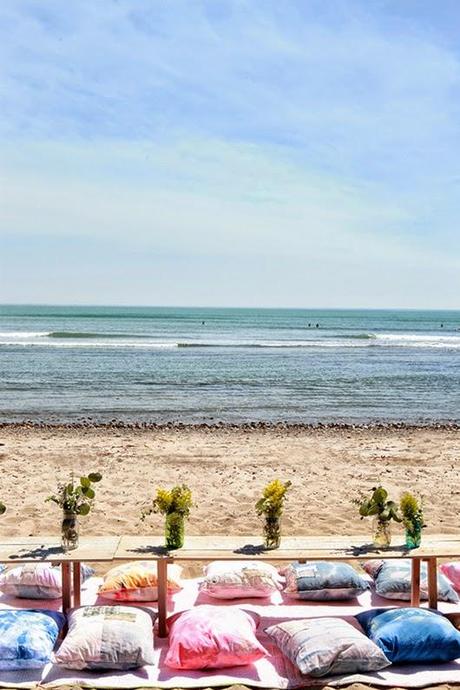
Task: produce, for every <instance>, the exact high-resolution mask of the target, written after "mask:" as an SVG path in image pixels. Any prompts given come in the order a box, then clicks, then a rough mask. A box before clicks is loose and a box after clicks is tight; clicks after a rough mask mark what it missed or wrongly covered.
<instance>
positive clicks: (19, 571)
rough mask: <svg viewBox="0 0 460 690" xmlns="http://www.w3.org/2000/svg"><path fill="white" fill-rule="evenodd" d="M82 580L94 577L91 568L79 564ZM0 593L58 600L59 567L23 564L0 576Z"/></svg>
mask: <svg viewBox="0 0 460 690" xmlns="http://www.w3.org/2000/svg"><path fill="white" fill-rule="evenodd" d="M81 573H82V579H83V580H87V579H88V578H89V577H91V575H94V570H93V568H90V567H89V566H88V565H85V564H84V563H82V564H81ZM0 591H1V592H3V593H4V594H7V595H9V596H13V597H18V598H19V599H59V598H60V597H61V596H62V571H61V566H60V565H55V566H53V565H50V564H49V563H25V564H24V565H20V566H17V567H15V568H9V569H8V570H6V571H4V572H3V573H2V574H1V575H0Z"/></svg>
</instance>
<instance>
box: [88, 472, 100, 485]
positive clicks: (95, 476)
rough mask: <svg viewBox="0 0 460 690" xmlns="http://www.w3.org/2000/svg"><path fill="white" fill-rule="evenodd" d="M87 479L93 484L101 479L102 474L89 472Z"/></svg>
mask: <svg viewBox="0 0 460 690" xmlns="http://www.w3.org/2000/svg"><path fill="white" fill-rule="evenodd" d="M88 479H89V480H90V482H93V484H97V482H100V481H101V479H102V474H101V473H100V472H91V473H90V474H88Z"/></svg>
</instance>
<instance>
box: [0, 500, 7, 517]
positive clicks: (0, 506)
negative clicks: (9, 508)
mask: <svg viewBox="0 0 460 690" xmlns="http://www.w3.org/2000/svg"><path fill="white" fill-rule="evenodd" d="M5 511H6V505H5V504H4V503H2V502H1V501H0V515H3V513H4V512H5Z"/></svg>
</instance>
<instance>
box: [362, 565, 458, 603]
mask: <svg viewBox="0 0 460 690" xmlns="http://www.w3.org/2000/svg"><path fill="white" fill-rule="evenodd" d="M364 568H365V569H366V570H368V565H367V563H365V564H364ZM411 570H412V567H411V561H410V559H405V558H398V559H394V560H391V559H389V560H386V561H383V562H382V565H381V567H380V569H379V570H378V572H377V576H376V578H375V589H376V592H377V594H380V596H382V597H385V598H386V599H399V600H402V601H409V600H410V597H411ZM420 598H421V599H422V600H426V599H428V575H427V566H426V563H422V567H421V570H420ZM438 598H439V599H440V600H441V601H451V602H453V603H457V602H458V594H457V593H456V591H455V590H454V589H453V587H452V586H451V584H450V583H449V581H448V580H447V578H445V577H444V575H442V574H438Z"/></svg>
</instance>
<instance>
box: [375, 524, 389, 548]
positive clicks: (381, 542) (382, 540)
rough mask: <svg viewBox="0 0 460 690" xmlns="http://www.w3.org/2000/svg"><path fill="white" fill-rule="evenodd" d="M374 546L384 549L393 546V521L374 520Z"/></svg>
mask: <svg viewBox="0 0 460 690" xmlns="http://www.w3.org/2000/svg"><path fill="white" fill-rule="evenodd" d="M373 527H374V546H376V547H377V548H379V549H384V548H387V547H388V546H390V544H391V521H390V520H380V519H379V518H378V517H376V518H375V519H374V524H373Z"/></svg>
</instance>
